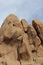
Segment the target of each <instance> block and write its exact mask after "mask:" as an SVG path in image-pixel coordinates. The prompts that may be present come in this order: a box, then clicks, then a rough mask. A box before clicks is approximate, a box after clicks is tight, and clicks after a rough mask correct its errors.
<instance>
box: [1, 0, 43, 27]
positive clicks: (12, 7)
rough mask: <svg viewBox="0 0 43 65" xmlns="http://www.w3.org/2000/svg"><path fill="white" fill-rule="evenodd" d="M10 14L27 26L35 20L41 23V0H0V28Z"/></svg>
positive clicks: (42, 9) (42, 5)
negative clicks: (24, 21) (22, 20)
mask: <svg viewBox="0 0 43 65" xmlns="http://www.w3.org/2000/svg"><path fill="white" fill-rule="evenodd" d="M11 13H12V14H15V15H16V16H18V18H19V19H20V20H21V19H22V18H25V19H26V20H27V22H28V23H29V24H30V23H32V20H33V19H36V18H37V19H40V20H41V21H42V22H43V0H0V26H1V25H2V23H3V21H4V20H5V18H6V17H7V16H8V15H9V14H11Z"/></svg>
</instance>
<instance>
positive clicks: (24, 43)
mask: <svg viewBox="0 0 43 65" xmlns="http://www.w3.org/2000/svg"><path fill="white" fill-rule="evenodd" d="M0 65H43V23H41V22H40V21H39V20H37V19H35V20H33V21H32V25H29V24H28V23H27V21H26V20H25V19H22V20H21V21H19V19H18V17H17V16H15V15H14V14H10V15H9V16H7V17H6V19H5V20H4V22H3V24H2V26H1V28H0Z"/></svg>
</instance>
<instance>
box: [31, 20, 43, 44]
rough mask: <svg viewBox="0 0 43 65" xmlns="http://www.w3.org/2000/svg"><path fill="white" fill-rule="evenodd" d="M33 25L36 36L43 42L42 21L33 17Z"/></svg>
mask: <svg viewBox="0 0 43 65" xmlns="http://www.w3.org/2000/svg"><path fill="white" fill-rule="evenodd" d="M32 25H33V27H34V28H35V29H36V31H37V34H38V36H39V37H40V39H41V41H42V44H43V23H41V22H40V20H38V19H35V20H33V21H32Z"/></svg>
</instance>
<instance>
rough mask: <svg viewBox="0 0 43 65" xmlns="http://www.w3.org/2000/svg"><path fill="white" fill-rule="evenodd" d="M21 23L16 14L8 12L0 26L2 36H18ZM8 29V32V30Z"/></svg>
mask: <svg viewBox="0 0 43 65" xmlns="http://www.w3.org/2000/svg"><path fill="white" fill-rule="evenodd" d="M21 28H22V27H21V24H20V22H19V20H18V18H17V16H15V15H13V14H10V15H9V16H8V17H7V18H6V19H5V21H4V23H3V24H2V26H1V29H2V30H3V33H4V36H5V37H7V38H11V37H13V36H14V35H15V36H14V37H15V38H16V37H19V36H21V30H22V29H21ZM18 29H19V30H18ZM8 31H9V32H8Z"/></svg>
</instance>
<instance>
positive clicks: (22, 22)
mask: <svg viewBox="0 0 43 65" xmlns="http://www.w3.org/2000/svg"><path fill="white" fill-rule="evenodd" d="M21 24H22V26H23V29H24V31H25V32H27V27H28V23H27V21H26V20H25V19H22V20H21Z"/></svg>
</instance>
